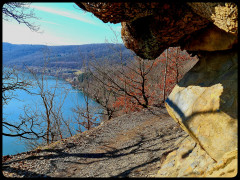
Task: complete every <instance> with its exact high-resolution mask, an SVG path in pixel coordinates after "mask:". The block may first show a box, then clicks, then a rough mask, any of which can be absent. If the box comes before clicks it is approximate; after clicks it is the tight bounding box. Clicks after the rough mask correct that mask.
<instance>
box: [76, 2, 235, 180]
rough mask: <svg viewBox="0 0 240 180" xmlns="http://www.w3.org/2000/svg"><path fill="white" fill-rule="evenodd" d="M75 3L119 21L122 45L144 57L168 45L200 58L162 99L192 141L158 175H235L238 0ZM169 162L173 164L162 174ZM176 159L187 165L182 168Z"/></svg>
mask: <svg viewBox="0 0 240 180" xmlns="http://www.w3.org/2000/svg"><path fill="white" fill-rule="evenodd" d="M77 4H78V5H79V7H81V8H82V9H84V10H86V11H89V12H92V13H93V14H94V15H95V16H96V17H98V18H99V19H101V20H102V21H103V22H111V23H119V22H121V24H122V31H121V35H122V39H123V42H124V44H125V46H126V47H127V48H129V49H131V50H133V51H134V52H135V53H136V54H137V55H138V56H140V57H141V58H143V59H154V58H157V57H158V56H159V55H160V54H161V53H162V52H163V51H164V50H165V49H166V48H168V47H170V46H181V48H182V49H186V50H188V51H189V52H191V53H193V54H197V55H198V57H199V62H198V63H197V64H196V65H195V66H194V68H193V69H192V70H190V71H189V72H188V73H187V74H186V75H185V76H184V78H183V79H182V80H181V81H180V82H179V84H178V85H176V87H175V88H174V89H173V91H172V93H171V94H170V95H169V97H168V99H167V100H166V103H165V104H166V107H167V109H168V112H169V114H170V115H171V116H172V117H173V118H174V120H175V121H176V122H177V123H179V124H180V126H181V127H182V128H183V129H184V130H185V131H186V132H188V133H189V135H190V136H191V137H192V140H193V141H192V143H197V145H196V146H194V147H193V148H192V150H189V153H188V154H189V155H188V156H187V158H183V155H181V153H180V149H181V147H183V146H184V145H186V143H187V142H186V141H184V142H182V143H181V145H180V146H179V147H180V149H179V150H176V151H174V152H172V153H171V154H169V156H168V157H167V158H166V160H165V161H164V162H163V164H162V166H161V169H160V171H159V173H158V176H235V175H236V173H237V159H236V158H237V152H238V149H237V142H238V141H237V126H238V118H237V103H238V101H237V98H238V95H237V72H238V53H237V50H236V46H237V44H238V37H237V35H238V9H237V5H236V4H235V3H224V2H208V3H205V2H188V3H182V2H181V3H165V2H159V3H158V2H148V3H133V2H127V3H110V2H109V3H77ZM189 147H190V146H189ZM194 152H195V153H194ZM203 154H204V157H206V158H205V160H204V161H202V160H201V158H202V156H203ZM209 158H210V159H209ZM172 161H174V163H172V165H171V168H172V169H171V170H168V171H169V172H168V173H165V174H164V173H162V172H164V168H167V167H169V166H170V165H169V163H170V162H172ZM180 162H181V163H183V164H185V165H186V167H188V169H185V170H184V168H185V167H184V166H181V165H180V164H181V163H180ZM170 164H171V163H170ZM226 167H228V168H226ZM166 170H167V169H165V171H166Z"/></svg>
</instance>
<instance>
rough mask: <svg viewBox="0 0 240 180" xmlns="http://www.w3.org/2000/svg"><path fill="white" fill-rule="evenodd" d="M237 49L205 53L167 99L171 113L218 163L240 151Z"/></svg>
mask: <svg viewBox="0 0 240 180" xmlns="http://www.w3.org/2000/svg"><path fill="white" fill-rule="evenodd" d="M237 54H238V53H237V50H236V49H235V50H228V51H218V52H205V53H203V54H202V55H200V61H199V62H198V63H197V64H196V65H195V66H194V67H193V68H192V69H191V70H190V71H189V72H188V73H187V74H186V75H185V76H184V77H183V79H182V80H181V81H180V82H179V84H178V85H176V86H175V87H174V89H173V91H172V92H171V94H170V95H169V97H168V98H167V100H166V103H165V104H166V107H167V110H168V112H169V114H170V115H171V116H172V117H173V118H174V119H175V120H176V121H177V122H178V123H179V124H180V125H181V127H182V128H183V129H184V130H185V131H187V132H188V133H189V134H190V135H191V136H192V137H193V138H194V139H195V140H196V142H198V143H199V144H200V145H201V147H202V148H203V149H204V150H206V152H207V153H208V154H209V155H210V156H211V157H212V158H213V159H215V160H216V161H218V160H220V159H221V158H222V157H223V156H224V154H226V153H228V152H231V151H235V150H237V142H238V136H237V125H238V120H237V98H238V90H237V79H238V75H237V74H238V63H237V61H238V56H237Z"/></svg>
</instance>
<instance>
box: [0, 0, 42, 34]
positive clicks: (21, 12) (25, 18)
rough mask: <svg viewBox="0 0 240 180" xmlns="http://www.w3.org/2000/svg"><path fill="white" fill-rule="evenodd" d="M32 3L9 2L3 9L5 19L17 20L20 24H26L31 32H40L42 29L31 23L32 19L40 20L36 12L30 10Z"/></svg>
mask: <svg viewBox="0 0 240 180" xmlns="http://www.w3.org/2000/svg"><path fill="white" fill-rule="evenodd" d="M30 4H31V3H23V2H8V3H5V4H4V5H3V7H2V14H3V19H4V20H5V21H10V20H11V19H15V20H16V21H17V22H18V23H19V24H25V25H26V26H27V27H28V28H29V29H30V30H31V31H36V32H37V31H39V29H40V27H39V26H37V25H35V24H34V23H33V22H30V20H31V19H38V18H37V17H36V16H35V13H34V10H33V9H30Z"/></svg>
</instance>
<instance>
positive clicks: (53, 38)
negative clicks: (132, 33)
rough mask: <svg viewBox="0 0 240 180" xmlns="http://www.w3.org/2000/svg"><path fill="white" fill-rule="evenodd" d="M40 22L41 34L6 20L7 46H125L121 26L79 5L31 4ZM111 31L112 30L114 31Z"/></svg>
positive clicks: (4, 22) (4, 33)
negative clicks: (105, 44)
mask: <svg viewBox="0 0 240 180" xmlns="http://www.w3.org/2000/svg"><path fill="white" fill-rule="evenodd" d="M30 7H31V8H32V9H34V12H35V15H36V16H37V17H38V18H39V20H37V19H34V20H29V21H33V22H34V23H35V24H36V25H40V33H37V32H32V31H31V30H30V29H29V28H28V27H27V26H26V25H24V24H18V23H17V22H16V21H15V20H11V21H10V22H9V21H5V20H3V34H2V35H3V42H9V43H13V44H44V45H81V44H91V43H105V42H106V39H107V40H108V41H109V42H112V41H114V42H115V40H112V39H115V36H114V33H113V32H112V30H111V28H112V29H113V30H114V31H115V33H116V35H117V41H118V42H117V43H122V39H121V24H120V23H118V24H112V23H103V22H102V21H101V20H100V19H98V18H96V17H95V16H94V15H93V14H92V13H89V12H84V11H82V10H80V9H79V7H78V6H77V5H76V4H75V3H31V5H30ZM110 27H111V28H110Z"/></svg>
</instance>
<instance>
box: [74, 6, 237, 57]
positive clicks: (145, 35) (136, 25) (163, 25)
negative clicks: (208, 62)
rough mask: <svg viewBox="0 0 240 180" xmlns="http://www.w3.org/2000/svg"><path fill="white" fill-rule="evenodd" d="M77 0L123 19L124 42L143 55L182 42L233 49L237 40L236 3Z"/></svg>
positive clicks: (105, 16)
mask: <svg viewBox="0 0 240 180" xmlns="http://www.w3.org/2000/svg"><path fill="white" fill-rule="evenodd" d="M76 4H77V5H78V6H79V7H80V8H82V9H83V10H85V11H89V12H91V13H93V14H94V15H95V16H96V17H98V18H99V19H101V20H102V21H103V22H105V23H106V22H110V23H120V22H121V24H122V30H121V36H122V39H123V42H124V44H125V46H126V47H127V48H129V49H131V50H132V51H134V52H135V53H136V54H137V55H138V56H140V57H141V58H143V59H155V58H157V57H158V56H159V55H160V54H161V53H162V52H163V51H164V50H165V49H167V48H168V47H171V46H181V48H182V49H186V50H189V51H216V50H227V49H231V48H232V47H233V46H234V45H235V44H237V43H238V39H237V34H238V19H237V15H238V9H237V5H236V4H235V3H224V2H216V3H215V2H209V3H203V2H177V3H176V2H169V3H166V2H143V3H136V2H83V3H81V2H77V3H76ZM199 42H201V43H199Z"/></svg>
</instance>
